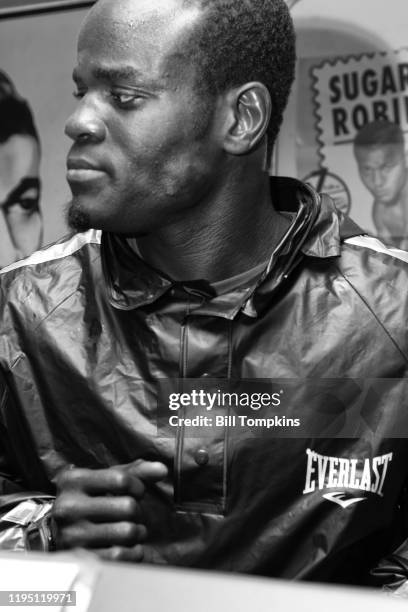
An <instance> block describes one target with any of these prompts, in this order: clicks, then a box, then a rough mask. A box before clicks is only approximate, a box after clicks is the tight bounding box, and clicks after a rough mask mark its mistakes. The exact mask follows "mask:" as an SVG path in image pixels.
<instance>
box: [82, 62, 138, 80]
mask: <svg viewBox="0 0 408 612" xmlns="http://www.w3.org/2000/svg"><path fill="white" fill-rule="evenodd" d="M92 73H93V75H94V77H95V78H97V79H100V80H102V81H120V80H126V79H133V80H144V78H143V74H142V73H141V72H140V71H139V70H137V69H136V68H134V67H133V66H120V67H118V68H113V67H112V68H104V67H103V66H97V67H96V68H94V69H93V70H92Z"/></svg>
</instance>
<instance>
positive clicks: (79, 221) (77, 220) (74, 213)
mask: <svg viewBox="0 0 408 612" xmlns="http://www.w3.org/2000/svg"><path fill="white" fill-rule="evenodd" d="M66 221H67V224H68V227H70V228H71V229H73V230H74V231H76V232H87V231H88V230H89V229H91V228H92V223H91V217H90V215H89V214H88V213H87V212H86V211H84V210H83V209H82V208H81V206H80V204H79V202H78V201H77V200H75V199H73V200H71V202H70V203H69V204H68V207H67V210H66Z"/></svg>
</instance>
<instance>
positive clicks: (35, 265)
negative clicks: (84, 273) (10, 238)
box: [0, 230, 101, 286]
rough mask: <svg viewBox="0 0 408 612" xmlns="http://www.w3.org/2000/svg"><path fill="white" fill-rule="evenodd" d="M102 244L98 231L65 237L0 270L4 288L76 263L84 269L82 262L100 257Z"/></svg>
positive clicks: (0, 279)
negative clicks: (24, 277) (23, 278)
mask: <svg viewBox="0 0 408 612" xmlns="http://www.w3.org/2000/svg"><path fill="white" fill-rule="evenodd" d="M100 242H101V232H100V231H98V230H89V231H88V232H83V233H78V234H73V235H69V236H65V237H64V238H61V239H60V240H58V241H56V242H53V243H52V244H49V245H47V246H45V247H43V248H42V249H40V250H38V251H35V252H34V253H33V254H32V255H30V256H29V257H26V258H25V259H21V260H19V261H16V262H15V263H13V264H10V265H9V266H6V267H5V268H3V269H2V270H0V282H1V284H2V286H4V285H8V284H11V283H13V281H14V280H15V279H19V278H22V276H24V275H26V274H28V275H31V276H32V277H34V276H35V275H36V274H40V275H41V273H47V272H48V273H49V274H52V273H53V272H54V271H55V269H56V268H61V265H62V266H63V265H64V264H66V265H67V266H74V265H75V263H76V265H78V267H82V266H81V262H82V261H84V260H86V259H88V258H89V257H91V258H93V257H95V255H99V246H100Z"/></svg>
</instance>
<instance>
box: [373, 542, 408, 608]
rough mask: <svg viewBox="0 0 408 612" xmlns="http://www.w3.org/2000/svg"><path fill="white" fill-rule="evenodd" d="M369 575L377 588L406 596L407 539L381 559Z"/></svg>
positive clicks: (407, 593)
mask: <svg viewBox="0 0 408 612" xmlns="http://www.w3.org/2000/svg"><path fill="white" fill-rule="evenodd" d="M371 574H372V576H373V578H374V580H375V583H376V584H377V585H378V586H382V588H383V589H384V590H387V591H394V592H395V593H396V594H403V593H404V594H405V596H406V595H408V538H407V539H406V540H404V542H403V543H402V544H401V545H400V546H399V547H398V548H397V549H396V550H395V551H394V552H393V553H391V554H390V555H388V556H387V557H384V558H383V559H381V561H380V562H379V563H378V565H377V567H375V568H374V569H373V570H372V571H371Z"/></svg>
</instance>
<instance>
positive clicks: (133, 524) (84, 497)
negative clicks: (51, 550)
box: [52, 460, 167, 561]
mask: <svg viewBox="0 0 408 612" xmlns="http://www.w3.org/2000/svg"><path fill="white" fill-rule="evenodd" d="M166 475H167V468H166V466H165V465H163V464H162V463H159V462H150V461H143V460H137V461H134V462H133V463H128V464H127V465H118V466H114V467H110V468H107V469H102V470H89V469H77V468H74V469H71V470H66V471H64V472H63V473H62V474H61V476H60V477H59V479H58V482H57V497H56V500H55V503H54V508H53V511H52V517H53V520H54V523H55V525H56V546H57V550H61V549H67V548H75V547H78V546H79V547H82V548H87V549H91V550H93V551H94V552H95V553H97V554H98V555H99V556H100V557H102V558H104V559H110V560H118V561H119V560H121V561H141V560H142V559H143V546H142V545H141V542H143V541H144V540H145V538H146V535H147V530H146V527H145V525H144V524H143V517H142V513H141V509H140V504H139V502H140V500H141V499H142V498H143V495H144V493H145V487H146V485H148V484H149V483H153V482H157V481H159V480H162V479H163V478H164V477H165V476H166Z"/></svg>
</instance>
